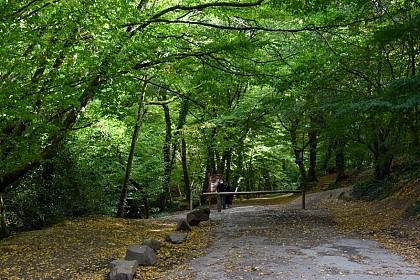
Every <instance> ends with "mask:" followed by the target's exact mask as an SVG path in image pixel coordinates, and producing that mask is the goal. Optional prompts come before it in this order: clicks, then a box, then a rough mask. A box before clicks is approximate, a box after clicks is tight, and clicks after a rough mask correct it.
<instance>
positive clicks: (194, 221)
mask: <svg viewBox="0 0 420 280" xmlns="http://www.w3.org/2000/svg"><path fill="white" fill-rule="evenodd" d="M200 222H201V220H200V219H199V218H197V216H195V215H194V214H193V213H188V214H187V223H188V224H189V225H190V226H198V225H199V224H200Z"/></svg>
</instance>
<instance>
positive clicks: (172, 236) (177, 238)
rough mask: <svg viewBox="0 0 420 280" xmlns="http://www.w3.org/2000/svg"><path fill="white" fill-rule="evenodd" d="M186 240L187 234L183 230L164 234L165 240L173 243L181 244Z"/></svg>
mask: <svg viewBox="0 0 420 280" xmlns="http://www.w3.org/2000/svg"><path fill="white" fill-rule="evenodd" d="M185 240H187V234H186V233H183V232H175V233H169V234H168V235H166V241H168V242H171V243H173V244H181V243H183V242H185Z"/></svg>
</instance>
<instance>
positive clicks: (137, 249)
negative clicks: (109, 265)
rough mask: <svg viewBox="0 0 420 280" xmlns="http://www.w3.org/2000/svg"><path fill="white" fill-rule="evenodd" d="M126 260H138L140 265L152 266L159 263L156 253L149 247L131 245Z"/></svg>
mask: <svg viewBox="0 0 420 280" xmlns="http://www.w3.org/2000/svg"><path fill="white" fill-rule="evenodd" d="M125 260H136V261H137V262H138V264H139V265H144V266H150V265H154V264H155V263H156V262H157V257H156V252H155V251H154V250H153V249H152V248H150V247H149V246H147V245H138V244H131V245H129V246H128V248H127V252H126V254H125Z"/></svg>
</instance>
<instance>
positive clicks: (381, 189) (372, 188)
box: [352, 179, 394, 201]
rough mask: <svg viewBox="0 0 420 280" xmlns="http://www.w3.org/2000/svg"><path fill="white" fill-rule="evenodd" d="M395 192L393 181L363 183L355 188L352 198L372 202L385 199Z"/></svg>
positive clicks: (358, 183)
mask: <svg viewBox="0 0 420 280" xmlns="http://www.w3.org/2000/svg"><path fill="white" fill-rule="evenodd" d="M393 192H394V184H393V182H391V181H377V180H374V179H372V180H369V181H361V182H357V183H356V184H355V185H354V186H353V190H352V197H353V198H354V199H358V200H365V201H370V200H374V199H380V198H384V197H386V196H389V195H391V194H392V193H393Z"/></svg>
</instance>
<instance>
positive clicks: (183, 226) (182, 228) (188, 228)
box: [176, 219, 191, 231]
mask: <svg viewBox="0 0 420 280" xmlns="http://www.w3.org/2000/svg"><path fill="white" fill-rule="evenodd" d="M176 230H177V231H191V226H190V225H189V224H188V222H187V220H186V219H182V220H180V221H179V223H178V225H177V226H176Z"/></svg>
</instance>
